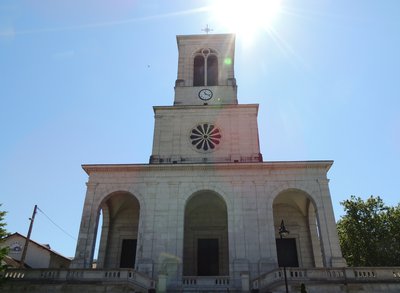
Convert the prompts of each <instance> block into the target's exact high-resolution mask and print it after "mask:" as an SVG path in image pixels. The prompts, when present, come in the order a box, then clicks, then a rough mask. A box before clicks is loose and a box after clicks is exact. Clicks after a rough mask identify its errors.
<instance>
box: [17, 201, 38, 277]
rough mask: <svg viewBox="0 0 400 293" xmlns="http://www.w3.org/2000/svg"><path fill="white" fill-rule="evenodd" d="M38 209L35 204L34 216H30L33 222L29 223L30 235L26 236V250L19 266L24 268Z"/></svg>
mask: <svg viewBox="0 0 400 293" xmlns="http://www.w3.org/2000/svg"><path fill="white" fill-rule="evenodd" d="M36 211H37V205H36V204H35V207H34V208H33V213H32V218H29V220H30V221H31V223H30V224H29V230H28V235H27V236H26V240H25V245H24V250H22V256H21V260H20V264H19V267H20V268H21V269H22V268H24V263H25V257H26V252H27V250H28V243H29V241H30V239H31V233H32V227H33V221H34V220H35V215H36Z"/></svg>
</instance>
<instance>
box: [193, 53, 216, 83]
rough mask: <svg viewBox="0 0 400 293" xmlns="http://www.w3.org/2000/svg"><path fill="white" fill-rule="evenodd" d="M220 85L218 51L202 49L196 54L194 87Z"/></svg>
mask: <svg viewBox="0 0 400 293" xmlns="http://www.w3.org/2000/svg"><path fill="white" fill-rule="evenodd" d="M214 85H218V58H217V55H216V51H215V50H212V49H201V50H199V51H197V52H196V54H195V57H194V63H193V86H214Z"/></svg>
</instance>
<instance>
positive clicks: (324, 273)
mask: <svg viewBox="0 0 400 293" xmlns="http://www.w3.org/2000/svg"><path fill="white" fill-rule="evenodd" d="M286 272H287V280H288V282H289V283H291V282H292V283H297V284H298V283H301V282H313V281H316V282H317V281H319V282H320V281H324V282H326V283H329V282H332V283H337V282H343V283H352V282H353V283H360V282H382V283H384V282H400V268H399V267H393V268H388V267H371V268H365V267H364V268H350V267H349V268H310V269H305V268H286ZM282 282H284V273H283V268H279V269H276V270H273V271H271V272H268V273H266V274H263V275H261V276H260V277H258V278H256V279H254V280H253V281H252V287H253V289H260V290H262V291H263V290H265V289H271V288H273V287H274V286H277V285H281V284H282Z"/></svg>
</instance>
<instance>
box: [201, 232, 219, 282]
mask: <svg viewBox="0 0 400 293" xmlns="http://www.w3.org/2000/svg"><path fill="white" fill-rule="evenodd" d="M197 275H198V276H218V275H219V245H218V239H198V240H197Z"/></svg>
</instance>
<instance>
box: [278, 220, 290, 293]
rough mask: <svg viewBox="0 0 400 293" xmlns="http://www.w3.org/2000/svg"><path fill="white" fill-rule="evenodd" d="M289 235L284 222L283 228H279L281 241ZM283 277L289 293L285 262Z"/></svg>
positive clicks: (282, 223)
mask: <svg viewBox="0 0 400 293" xmlns="http://www.w3.org/2000/svg"><path fill="white" fill-rule="evenodd" d="M288 235H289V230H287V229H286V227H285V223H284V222H283V220H282V222H281V226H280V227H279V236H280V237H281V240H282V239H283V237H286V236H288ZM283 275H284V276H285V287H286V293H289V289H288V283H287V276H286V265H285V262H283Z"/></svg>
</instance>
